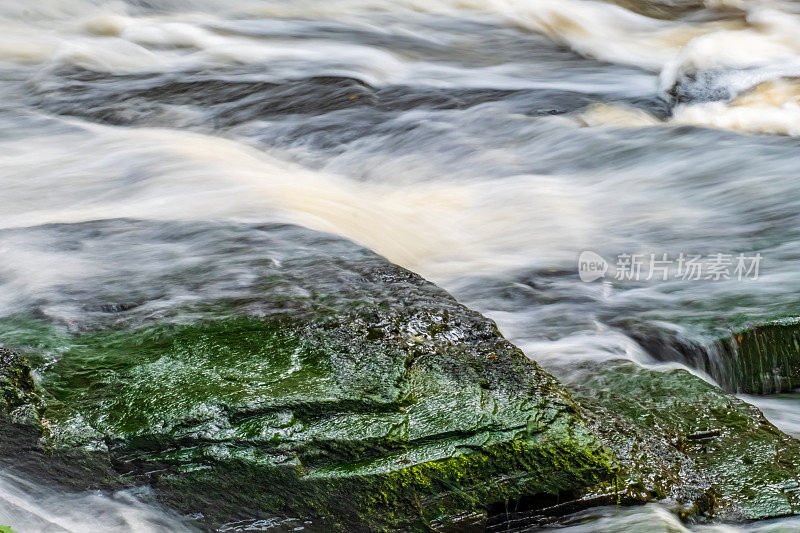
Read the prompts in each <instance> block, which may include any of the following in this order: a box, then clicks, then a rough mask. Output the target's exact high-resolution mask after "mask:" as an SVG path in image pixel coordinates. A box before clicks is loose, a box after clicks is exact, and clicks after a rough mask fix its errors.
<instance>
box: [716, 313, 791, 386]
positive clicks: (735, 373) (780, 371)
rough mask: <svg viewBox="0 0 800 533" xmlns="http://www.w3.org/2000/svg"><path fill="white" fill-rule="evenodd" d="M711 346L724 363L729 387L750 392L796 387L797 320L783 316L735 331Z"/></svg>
mask: <svg viewBox="0 0 800 533" xmlns="http://www.w3.org/2000/svg"><path fill="white" fill-rule="evenodd" d="M715 350H716V351H717V353H718V354H721V359H722V360H723V361H724V362H726V363H727V365H728V367H729V370H728V372H727V374H728V375H729V376H731V379H730V380H729V384H728V385H729V388H730V389H731V390H736V391H742V392H747V393H751V394H769V393H773V392H787V391H791V390H793V389H796V388H798V387H800V321H797V320H796V319H793V320H783V321H777V322H771V323H767V324H761V325H757V326H754V327H751V328H748V329H744V330H741V331H738V332H735V333H733V334H732V335H731V337H730V338H728V339H723V340H721V341H719V342H718V343H717V345H716V346H715Z"/></svg>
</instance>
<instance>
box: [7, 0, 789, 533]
mask: <svg viewBox="0 0 800 533" xmlns="http://www.w3.org/2000/svg"><path fill="white" fill-rule="evenodd" d="M798 136H800V5H798V4H797V3H796V2H791V1H783V2H782V1H779V0H706V1H705V2H703V1H701V0H672V1H667V0H664V1H656V0H652V1H651V0H620V1H619V2H617V3H612V2H603V1H589V0H325V1H322V0H294V1H288V0H253V1H250V0H127V1H123V0H117V1H106V0H38V1H36V2H12V1H10V0H0V257H2V260H0V315H2V316H12V315H14V314H16V313H21V312H26V311H29V310H30V309H31V308H33V307H35V308H36V309H37V310H38V311H39V312H40V313H43V314H44V315H46V316H48V317H49V318H51V319H53V320H58V321H60V322H62V323H64V324H70V323H74V322H80V321H81V320H83V319H84V317H81V316H80V313H81V310H80V309H78V308H76V307H74V306H71V305H70V304H69V301H70V297H69V296H70V295H69V293H68V290H69V289H68V288H65V287H70V286H71V287H73V288H74V286H76V285H75V284H80V283H81V280H85V279H88V278H89V277H91V279H95V280H105V282H106V283H105V284H100V285H103V287H101V286H98V287H94V286H91V284H88V286H87V285H83V286H81V290H83V291H86V292H87V293H91V292H92V291H101V290H106V289H107V284H109V283H111V284H113V283H116V282H117V280H116V278H114V276H113V273H114V272H115V271H124V272H125V276H126V277H127V279H128V280H129V281H130V282H131V283H132V284H135V285H137V286H139V287H142V290H143V291H145V292H146V289H147V284H148V282H149V281H150V280H152V279H156V278H158V276H159V271H160V269H162V268H164V267H163V265H164V264H165V258H166V257H168V256H167V255H164V254H165V253H166V252H164V251H163V250H162V249H161V248H159V247H163V243H155V242H154V243H153V244H152V249H147V248H145V250H147V253H143V254H142V255H141V256H138V257H130V256H129V255H128V256H126V255H125V254H112V253H107V252H106V251H105V250H104V249H103V248H102V247H101V246H100V245H98V247H97V248H94V249H88V250H87V249H76V248H75V247H70V246H68V245H60V243H59V241H58V238H57V237H58V235H57V234H54V233H52V232H50V230H48V229H47V228H52V226H47V225H48V224H51V223H74V222H84V221H93V220H101V219H112V218H131V219H144V220H154V221H209V220H234V221H246V222H274V221H279V222H290V223H295V224H300V225H303V226H307V227H310V228H312V229H316V230H322V231H326V232H330V233H334V234H338V235H342V236H344V237H347V238H349V239H351V240H353V241H355V242H357V243H359V244H362V245H364V246H366V247H368V248H370V249H372V250H375V251H377V252H378V253H380V254H382V255H384V256H385V257H387V258H388V259H390V260H391V261H393V262H396V263H398V264H400V265H402V266H404V267H407V268H409V269H411V270H414V271H416V272H418V273H420V274H422V275H423V276H425V277H427V278H428V279H430V280H431V281H433V282H435V283H437V284H438V285H440V286H442V287H444V288H446V289H447V290H449V291H450V292H451V293H453V294H454V295H455V296H456V297H457V298H458V299H459V300H460V301H461V302H463V303H465V304H466V305H468V306H470V307H472V308H474V309H477V310H479V311H481V312H482V313H484V314H486V315H487V316H489V317H490V318H492V319H494V320H495V321H496V322H497V323H498V325H499V327H500V330H501V331H502V332H503V333H504V335H505V336H506V337H507V338H509V339H510V340H511V341H512V342H514V343H516V344H517V345H518V346H520V347H521V348H522V349H523V350H524V351H525V352H526V354H528V355H529V356H530V357H532V358H534V359H536V360H537V361H539V362H540V363H541V364H542V365H543V366H544V367H545V369H547V370H549V371H551V372H552V373H554V374H555V375H556V376H558V377H559V378H561V379H563V380H565V381H569V380H570V379H579V377H576V376H575V375H573V374H572V370H571V368H572V367H573V366H574V365H575V362H576V361H580V360H581V359H582V358H592V359H598V358H599V359H612V358H620V357H623V358H628V359H632V360H635V361H637V362H639V363H640V364H643V365H654V366H663V365H666V366H676V365H682V364H685V363H683V362H680V361H671V362H664V361H660V360H658V359H659V358H654V355H653V353H652V351H647V350H645V349H644V348H642V347H641V343H639V342H637V338H636V332H639V331H647V332H650V333H653V332H655V333H656V334H657V335H656V336H658V335H663V336H664V338H667V337H669V338H679V339H683V340H685V341H686V342H691V343H696V344H698V345H709V344H710V343H711V341H712V340H713V339H714V338H715V336H716V335H718V334H719V332H720V330H721V329H722V328H725V327H729V326H730V325H731V324H738V323H742V324H743V323H747V322H749V321H757V320H765V319H772V318H774V317H791V316H796V315H797V314H798V306H797V303H796V302H797V298H796V294H797V292H798V291H799V290H800V276H798V274H797V273H798V269H797V265H798V264H799V263H798V262H799V261H800V189H798V186H797V179H798V177H800V151H798V149H800V140H799V139H798ZM196 239H199V242H195V243H192V244H191V246H189V245H187V246H188V247H189V248H191V252H192V253H191V254H189V253H188V251H187V253H186V254H185V255H184V256H183V257H190V258H191V260H192V261H198V262H202V261H203V259H204V257H211V256H214V255H215V254H216V253H218V250H220V249H222V248H224V246H225V242H224V241H222V240H215V239H220V236H219V235H217V234H216V233H213V232H209V234H208V235H205V236H204V235H199V236H197V237H196ZM189 248H187V250H188V249H189ZM139 249H142V248H139ZM584 251H592V252H594V253H596V254H599V255H600V256H602V257H603V258H605V259H606V260H608V261H609V262H610V263H611V266H612V270H613V265H614V263H615V262H616V261H617V258H619V257H623V256H624V255H625V254H630V255H634V254H641V257H647V258H649V257H650V254H655V256H658V257H662V256H663V254H667V256H668V258H677V257H679V256H680V254H686V255H690V254H697V255H701V256H703V257H707V258H713V257H714V256H715V255H716V254H725V255H730V256H731V257H733V258H734V263H735V258H736V257H737V256H738V255H739V254H744V255H745V256H747V257H755V256H756V254H760V257H761V262H760V264H759V271H758V276H757V279H754V278H756V276H755V275H754V273H753V272H751V274H750V275H749V276H745V277H744V278H745V279H741V280H740V279H737V278H736V276H735V275H732V276H731V278H732V279H724V278H723V279H719V280H715V279H705V276H703V279H699V280H697V279H683V277H681V276H680V275H677V274H679V273H678V272H676V271H674V267H675V266H676V265H675V264H673V270H670V271H669V275H667V274H665V275H664V278H667V279H663V278H662V277H661V276H644V274H643V275H642V276H641V277H640V279H613V275H612V273H611V272H609V274H607V276H606V279H605V281H603V280H597V281H594V282H592V283H588V282H583V281H581V279H580V278H579V275H578V257H579V255H580V254H581V252H584ZM162 252H163V253H162ZM173 252H175V253H176V255H175V257H180V253H179V252H180V250H179V251H177V252H176V251H174V250H173ZM131 262H134V263H136V268H133V269H131V268H127V267H128V266H129V265H130V264H131ZM705 266H706V267H707V268H708V267H709V265H708V264H706V265H705ZM731 270H733V267H731ZM87 273H90V274H91V276H88V274H87ZM234 274H235V273H232V274H231V275H234ZM647 277H649V278H651V279H645V278H647ZM70 284H72V285H70ZM214 286H215V285H213V284H212V287H214ZM220 290H223V289H222V288H221V289H220ZM184 296H185V295H182V294H180V293H176V294H172V295H164V296H162V297H160V298H159V300H158V304H157V305H158V306H162V307H163V308H168V307H169V306H170V304H171V302H173V301H175V299H180V298H182V297H184ZM154 305H155V304H154ZM0 340H2V338H0ZM713 357H714V354H713V351H711V352H710V358H711V361H710V362H709V363H708V364H709V365H712V367H713V363H714V361H713ZM662 359H663V358H662ZM704 370H708V367H706V368H705V369H704ZM692 371H694V372H697V373H698V374H701V375H703V376H704V377H706V378H707V379H709V380H711V379H712V378H711V377H709V376H707V375H706V374H705V373H704V372H703V369H692ZM745 399H746V400H747V401H750V402H752V403H754V404H756V405H757V406H759V407H761V408H762V409H763V410H764V412H765V414H766V415H767V416H768V418H770V420H771V421H772V422H773V423H775V424H776V425H778V426H779V427H781V428H782V429H783V430H784V431H786V432H788V433H790V434H794V435H798V434H800V398H795V397H794V396H793V395H792V394H787V395H783V396H781V397H772V398H770V397H746V398H745ZM149 502H150V499H149V497H148V494H147V491H146V490H145V489H142V490H141V491H138V492H137V491H133V492H125V493H120V494H115V495H104V494H99V493H79V494H62V493H58V492H55V491H51V490H50V489H49V488H48V487H40V486H33V485H31V484H29V483H27V482H26V481H24V480H21V479H19V478H16V477H14V476H13V475H11V474H3V473H0V523H5V522H8V523H11V524H13V525H14V526H15V527H16V528H17V529H18V530H19V531H21V532H27V531H99V530H103V531H130V530H137V531H139V530H141V531H176V530H179V529H181V528H188V527H189V526H188V525H185V524H184V523H183V520H182V518H181V517H178V516H174V515H173V514H171V513H170V512H169V511H167V510H163V509H159V508H157V507H156V506H155V505H153V504H151V503H149ZM575 520H576V523H577V522H581V523H582V524H583V525H573V526H570V527H569V528H567V529H566V530H564V531H684V530H686V528H687V527H688V526H684V525H681V523H680V522H679V521H678V519H677V518H676V517H674V516H672V515H670V514H669V513H668V512H667V511H666V510H664V509H663V508H662V507H660V506H658V505H648V506H645V507H640V508H634V509H625V510H619V509H600V510H594V511H592V512H591V514H590V515H588V516H582V517H576V519H575ZM264 527H268V525H264ZM298 527H303V526H302V525H298ZM694 529H696V530H698V531H706V532H710V531H715V532H718V531H726V532H727V531H796V530H798V529H800V522H798V521H796V520H794V519H786V520H779V521H774V522H764V523H759V524H751V525H748V526H736V527H734V526H724V525H718V526H702V527H699V528H694Z"/></svg>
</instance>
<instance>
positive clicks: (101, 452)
mask: <svg viewBox="0 0 800 533" xmlns="http://www.w3.org/2000/svg"><path fill="white" fill-rule="evenodd" d="M56 229H57V230H58V231H61V232H63V231H68V230H70V228H65V227H59V228H56ZM180 231H181V232H184V237H185V235H186V234H190V235H194V233H193V232H196V231H198V230H197V229H195V228H191V229H187V228H181V229H180ZM206 231H223V232H224V231H229V230H228V229H220V228H218V227H212V228H211V229H208V228H207V229H206ZM230 231H231V232H232V235H233V237H232V238H231V240H230V241H229V242H231V243H232V244H231V245H230V246H231V257H240V256H241V255H242V254H240V253H238V250H237V249H236V247H237V246H242V248H243V249H245V250H247V252H248V253H249V257H251V258H252V257H255V259H253V261H254V264H257V268H256V269H254V270H253V272H254V277H253V278H252V279H255V280H256V281H255V282H254V283H257V284H258V286H260V287H262V290H263V293H262V294H263V297H262V298H260V299H258V298H248V299H246V300H245V299H241V298H229V299H224V298H220V297H216V298H215V299H214V300H211V301H205V302H202V301H201V302H199V303H198V302H193V307H191V309H190V312H189V311H187V312H185V313H182V314H179V313H175V314H174V315H170V316H169V317H168V318H166V319H153V318H152V317H151V316H150V307H148V304H141V305H137V306H136V307H133V306H128V305H125V306H123V305H106V304H103V305H98V304H97V303H95V302H94V301H91V302H88V303H85V304H83V305H84V307H85V308H86V309H90V310H95V309H99V310H100V311H98V312H96V313H95V315H92V314H91V313H85V315H87V316H90V317H93V318H92V320H93V321H92V322H87V323H86V324H80V325H79V326H78V327H75V325H74V324H71V326H72V327H70V328H65V327H63V326H61V325H60V324H58V323H56V322H55V321H48V320H45V319H43V318H41V317H40V316H37V315H36V314H31V315H30V316H27V317H25V316H17V317H12V318H8V319H6V320H5V321H4V322H3V321H0V339H4V342H6V343H7V344H12V345H15V346H16V347H17V348H18V350H19V351H20V353H25V355H26V357H27V358H28V360H29V361H30V362H31V363H33V365H34V366H35V367H36V368H37V371H38V375H39V376H40V378H39V379H38V380H37V384H36V389H37V390H35V391H34V390H32V389H31V381H30V371H29V369H28V367H27V366H26V363H25V362H24V360H22V358H21V357H19V356H16V355H12V354H10V353H7V352H3V353H4V354H6V355H4V356H3V358H2V360H0V362H1V363H2V365H1V366H0V376H2V379H3V381H2V386H3V389H2V390H3V398H5V400H4V401H5V404H4V405H3V407H4V410H5V412H6V413H11V412H17V411H18V410H20V409H21V408H23V407H24V408H26V409H28V411H30V412H31V413H33V415H32V416H29V417H27V418H24V419H18V418H15V419H10V420H9V419H8V417H6V420H5V421H0V423H4V425H6V429H5V430H4V432H5V435H6V438H0V458H3V459H4V460H5V461H9V460H11V459H13V462H14V464H15V465H17V467H19V465H20V464H24V465H25V468H26V469H27V470H28V471H29V472H32V473H36V475H50V476H51V477H53V478H55V479H56V480H58V481H61V482H65V478H66V482H68V483H69V484H70V485H71V486H73V487H76V488H80V487H98V488H103V487H107V488H115V487H121V486H129V485H140V484H145V483H146V484H150V485H152V486H153V487H154V488H155V489H156V493H157V495H158V496H159V498H160V500H161V501H162V502H163V503H165V504H166V505H168V506H170V507H172V508H174V509H176V510H178V511H180V512H183V513H202V515H203V519H202V522H203V525H204V526H205V527H209V528H213V527H216V526H219V525H220V524H222V523H225V522H229V521H232V520H240V519H252V518H259V517H279V518H280V517H299V518H301V519H303V520H312V521H313V522H314V523H316V524H317V525H318V526H319V527H320V528H323V529H327V530H329V529H339V530H345V529H346V530H359V531H366V530H370V531H377V530H426V529H428V528H429V526H430V524H431V523H436V524H441V525H447V524H448V523H451V522H455V521H458V520H459V518H460V517H465V516H467V517H470V520H471V521H472V522H473V523H474V522H475V517H476V516H477V517H478V520H477V523H478V524H480V517H481V516H485V514H486V510H487V509H488V508H489V507H491V506H492V505H501V506H502V505H503V504H504V503H506V502H511V501H515V500H517V499H519V498H521V497H523V496H531V495H538V494H554V495H555V494H559V493H562V492H565V491H573V490H576V489H581V488H585V487H590V486H594V485H596V484H597V483H599V482H601V481H603V480H608V479H611V478H612V477H613V470H614V465H613V461H612V459H611V458H610V457H609V455H608V453H607V451H606V450H605V448H603V446H602V445H601V443H600V442H599V441H598V440H597V438H596V437H595V436H594V434H593V433H592V432H591V431H590V430H589V429H588V428H587V427H586V426H585V424H584V423H583V422H582V420H581V416H580V414H579V409H578V407H577V405H576V404H575V403H574V402H573V400H572V399H571V398H570V396H569V395H568V393H567V392H566V391H565V390H564V389H563V388H562V387H561V386H560V385H559V384H558V383H557V382H556V380H555V379H554V378H552V377H551V376H549V375H548V374H547V373H545V372H543V371H542V370H541V369H540V368H539V367H538V366H537V365H536V364H535V363H533V362H531V361H530V360H529V359H527V358H526V357H525V355H524V354H522V352H521V351H520V350H518V349H517V348H516V347H514V346H513V345H511V344H510V343H508V342H507V341H506V340H504V339H503V338H502V337H501V335H500V334H499V333H498V331H497V329H496V327H495V325H494V323H492V322H491V321H490V320H488V319H486V318H484V317H482V316H481V315H479V314H478V313H475V312H472V311H470V310H468V309H466V308H464V307H463V306H461V305H459V304H458V303H457V302H456V301H455V300H454V299H453V298H452V297H451V296H449V295H448V294H447V293H445V292H444V291H442V290H441V289H439V288H437V287H435V286H434V285H432V284H430V283H428V282H426V281H424V280H423V279H421V278H420V277H419V276H417V275H415V274H413V273H411V272H408V271H406V270H404V269H401V268H399V267H396V266H394V265H391V264H389V263H388V262H386V261H385V260H383V259H382V258H380V257H378V256H376V255H374V254H372V253H369V252H365V251H363V249H360V248H358V247H356V246H355V245H352V244H350V243H346V242H344V243H343V241H341V240H339V239H333V238H328V237H324V238H322V237H318V236H317V234H314V233H313V232H310V231H308V230H298V229H296V228H294V229H292V228H289V229H287V228H285V227H280V228H277V229H276V228H266V229H265V228H260V229H257V230H253V229H252V228H244V229H236V228H234V229H233V230H230ZM276 231H278V232H287V231H288V232H289V236H290V237H291V238H292V239H294V240H292V239H289V240H286V241H281V242H282V244H281V246H284V247H286V248H287V249H291V247H292V242H297V240H298V239H299V238H300V237H305V238H306V239H309V238H313V239H315V246H314V247H313V248H304V247H302V246H298V245H296V244H295V245H294V247H295V249H294V251H293V255H291V256H287V257H286V258H282V259H281V260H275V261H269V260H267V258H265V257H264V256H263V254H264V253H265V252H262V255H261V257H256V254H254V252H253V245H254V243H253V241H252V240H250V241H248V239H250V238H252V239H256V238H261V237H259V235H262V236H263V235H272V236H273V237H274V234H275V232H276ZM131 233H134V234H135V236H136V238H137V239H140V238H142V237H143V236H145V237H147V238H159V237H158V236H159V235H162V234H165V233H168V234H169V235H170V238H172V239H175V238H176V237H175V233H174V232H172V233H169V232H165V231H163V228H162V229H161V230H159V229H158V228H155V229H153V228H150V227H149V226H145V228H144V229H142V227H140V226H136V225H135V224H134V225H130V226H124V227H120V226H119V225H113V224H111V223H105V225H103V224H101V225H100V226H99V228H98V226H97V225H95V226H93V227H92V231H91V232H90V235H91V239H93V240H94V241H95V242H96V241H98V240H102V239H103V237H104V235H106V236H108V237H109V241H112V240H113V241H114V242H116V241H118V240H119V241H121V242H122V244H121V245H120V246H124V247H130V246H131V244H130V242H131V241H130V239H129V237H130V236H131ZM243 234H244V236H243ZM309 235H311V237H309ZM112 237H113V239H112ZM218 238H219V235H216V236H215V239H217V240H218ZM108 244H109V246H113V243H112V242H109V243H108ZM271 245H272V247H271V250H272V251H275V249H276V247H277V245H276V243H275V242H274V241H272V242H271ZM326 247H328V248H333V249H332V251H331V257H330V258H327V259H326V260H324V261H319V257H316V258H309V257H308V255H309V254H310V253H312V252H309V251H308V250H315V252H313V253H316V254H318V253H319V250H320V249H323V250H324V249H325V248H326ZM97 248H102V245H100V244H97ZM150 249H152V247H148V248H147V250H150ZM353 250H355V252H353ZM135 252H136V250H135V249H134V250H133V251H132V253H135ZM344 252H348V253H351V254H355V257H357V258H358V260H357V261H356V260H349V259H348V258H347V257H346V256H345V255H344ZM107 253H113V248H112V249H111V252H107ZM143 253H144V252H143ZM304 254H305V255H304ZM312 259H313V260H312ZM219 261H220V264H221V265H223V264H224V265H226V266H230V265H229V264H228V263H224V262H223V261H222V260H221V259H220V260H219ZM245 266H250V265H249V264H248V265H243V264H237V265H234V267H235V268H236V269H237V271H238V270H241V269H243V268H245ZM202 267H203V268H204V269H206V271H208V272H211V274H207V275H208V276H211V275H212V274H213V271H212V270H213V269H212V268H210V267H209V266H208V265H203V266H202ZM255 276H258V277H255ZM198 277H199V276H198ZM187 279H188V280H190V281H188V282H186V283H187V286H189V284H190V283H195V281H193V280H191V276H187V275H184V274H180V275H177V274H175V273H174V272H170V273H169V275H168V276H166V277H165V280H168V281H171V282H173V285H171V286H168V285H167V284H166V282H165V285H164V286H165V288H166V287H169V289H170V290H171V291H172V292H173V293H175V292H178V288H176V287H177V285H176V284H178V283H180V282H182V280H187ZM209 279H210V278H209ZM248 279H251V278H250V277H248ZM175 280H178V281H175ZM120 281H121V282H124V279H121V280H120ZM157 281H158V280H156V282H157ZM211 281H212V282H213V283H217V281H216V280H214V279H212V280H211ZM151 283H154V282H153V281H151ZM210 284H211V282H209V286H210ZM94 285H96V286H101V285H102V286H103V287H106V286H110V285H108V284H107V283H104V284H100V283H94ZM215 286H218V285H215ZM236 288H237V289H238V287H236ZM114 290H117V291H119V290H121V289H119V285H117V286H115V289H114ZM130 290H131V291H134V290H136V288H131V289H130ZM192 290H194V291H196V292H197V291H199V292H200V293H205V292H208V291H210V289H197V288H193V289H192ZM65 292H67V291H65ZM76 293H78V291H70V292H68V296H69V298H73V299H74V294H76ZM122 296H124V294H122ZM122 296H119V297H120V298H121V297H122ZM146 296H147V295H144V296H143V297H142V298H144V297H146ZM98 298H100V297H98ZM104 298H107V297H104ZM183 300H186V298H185V297H184V296H181V301H183ZM99 301H102V300H99ZM72 302H73V300H70V303H72ZM142 309H144V311H141V312H140V310H142ZM137 313H139V314H137ZM80 316H84V314H81V315H80ZM30 332H36V335H35V337H36V339H35V340H34V339H32V338H31V335H30ZM39 398H41V400H40V399H39ZM9 428H10V429H11V431H8V429H9ZM21 458H23V459H24V460H21Z"/></svg>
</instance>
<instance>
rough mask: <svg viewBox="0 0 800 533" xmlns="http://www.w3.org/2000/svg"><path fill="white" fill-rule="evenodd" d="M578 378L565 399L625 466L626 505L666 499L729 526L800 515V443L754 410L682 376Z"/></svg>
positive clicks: (584, 372) (604, 368) (608, 370)
mask: <svg viewBox="0 0 800 533" xmlns="http://www.w3.org/2000/svg"><path fill="white" fill-rule="evenodd" d="M574 370H575V371H574V372H571V376H572V378H570V380H569V381H568V382H567V383H566V385H567V387H568V389H569V390H570V391H571V392H572V393H573V395H574V396H575V398H576V399H578V400H579V401H580V402H581V404H582V405H583V406H584V407H585V409H586V412H587V413H591V414H590V415H589V416H590V419H591V421H592V422H591V425H592V427H593V428H594V429H595V431H596V432H597V433H598V434H599V435H600V436H601V438H602V439H603V441H604V442H605V443H606V444H607V445H608V446H609V447H611V448H612V449H613V450H614V451H615V452H616V453H617V454H618V456H619V459H620V464H621V474H620V476H621V478H622V484H623V486H624V487H625V490H624V492H623V494H621V495H620V498H622V499H627V500H639V501H647V500H649V499H653V500H659V499H663V498H668V499H671V500H674V501H676V502H677V503H678V504H679V507H678V511H679V512H680V513H681V514H684V515H687V516H690V515H691V516H696V517H700V518H702V517H705V518H715V519H724V520H749V519H759V518H768V517H778V516H785V515H790V514H795V513H798V512H800V441H798V440H796V439H794V438H791V437H789V436H787V435H785V434H784V433H782V432H781V431H779V430H778V429H777V428H775V427H774V426H773V425H772V424H770V423H769V422H768V421H767V420H766V419H765V418H764V416H763V414H762V413H761V412H760V411H759V410H758V409H756V408H755V407H753V406H751V405H749V404H747V403H745V402H743V401H741V400H739V399H737V398H735V397H733V396H731V395H729V394H727V393H725V392H724V391H723V390H721V389H720V388H718V387H716V386H713V385H711V384H709V383H708V382H706V381H704V380H702V379H700V378H698V377H696V376H694V375H692V374H690V373H689V372H687V371H685V370H681V369H672V370H665V371H659V370H653V369H647V368H642V367H640V366H639V365H636V364H634V363H631V362H629V361H616V362H610V363H591V364H586V365H585V366H584V367H583V368H579V369H574ZM609 490H615V489H614V488H613V487H606V492H608V491H609ZM600 492H601V493H602V492H603V491H600Z"/></svg>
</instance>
